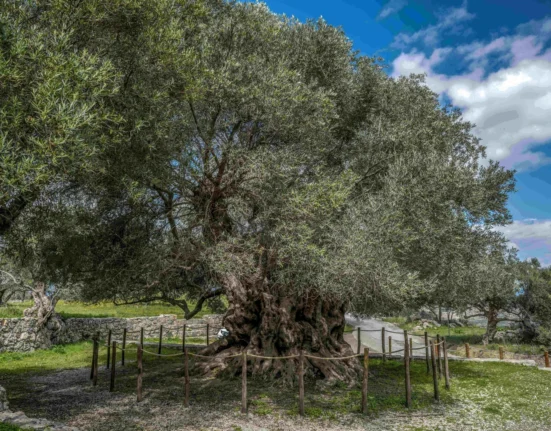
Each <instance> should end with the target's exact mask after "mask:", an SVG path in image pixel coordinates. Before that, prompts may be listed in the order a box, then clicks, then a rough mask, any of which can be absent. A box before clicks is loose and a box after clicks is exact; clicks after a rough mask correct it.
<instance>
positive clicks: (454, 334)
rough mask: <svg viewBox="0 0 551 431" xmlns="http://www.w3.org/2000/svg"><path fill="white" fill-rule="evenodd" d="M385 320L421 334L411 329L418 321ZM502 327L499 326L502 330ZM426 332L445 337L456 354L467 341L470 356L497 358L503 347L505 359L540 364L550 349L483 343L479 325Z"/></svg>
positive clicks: (482, 333) (462, 354)
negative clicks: (534, 361)
mask: <svg viewBox="0 0 551 431" xmlns="http://www.w3.org/2000/svg"><path fill="white" fill-rule="evenodd" d="M383 320H384V321H386V322H390V323H394V324H395V325H397V326H399V327H400V328H403V329H407V330H409V331H410V332H412V334H413V335H419V336H423V335H424V331H418V332H415V331H412V329H413V328H415V327H416V326H418V325H419V322H407V321H406V319H405V318H404V317H389V318H384V319H383ZM503 329H504V328H499V330H503ZM426 331H427V333H428V334H429V335H430V336H433V337H435V336H436V335H440V336H443V337H446V340H447V342H448V344H449V345H450V353H452V354H454V355H457V356H465V347H464V346H465V343H469V345H470V350H471V356H472V357H477V358H498V357H499V348H500V347H503V349H504V351H505V356H504V357H505V359H534V360H536V361H537V362H538V363H539V364H540V365H542V364H543V353H544V351H545V350H546V349H551V346H543V345H539V344H514V343H508V342H507V343H500V342H495V343H490V344H487V345H484V344H483V343H482V337H483V335H484V333H485V332H486V328H482V327H480V326H464V327H450V328H448V327H447V326H444V325H443V326H440V327H438V328H427V329H426Z"/></svg>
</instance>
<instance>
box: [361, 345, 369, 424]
mask: <svg viewBox="0 0 551 431" xmlns="http://www.w3.org/2000/svg"><path fill="white" fill-rule="evenodd" d="M368 378H369V349H368V348H367V347H364V376H363V384H362V413H363V414H364V415H365V414H367V379H368Z"/></svg>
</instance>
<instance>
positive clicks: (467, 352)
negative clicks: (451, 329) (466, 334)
mask: <svg viewBox="0 0 551 431" xmlns="http://www.w3.org/2000/svg"><path fill="white" fill-rule="evenodd" d="M465 356H466V357H467V359H469V358H470V357H471V346H469V343H465Z"/></svg>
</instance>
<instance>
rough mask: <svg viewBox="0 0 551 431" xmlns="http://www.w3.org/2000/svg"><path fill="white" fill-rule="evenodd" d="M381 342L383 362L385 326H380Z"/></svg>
mask: <svg viewBox="0 0 551 431" xmlns="http://www.w3.org/2000/svg"><path fill="white" fill-rule="evenodd" d="M381 343H382V352H383V362H385V361H386V355H385V327H384V326H383V327H382V328H381Z"/></svg>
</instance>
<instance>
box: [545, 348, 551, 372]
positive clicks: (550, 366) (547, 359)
mask: <svg viewBox="0 0 551 431" xmlns="http://www.w3.org/2000/svg"><path fill="white" fill-rule="evenodd" d="M543 356H544V358H545V368H551V365H549V352H548V351H547V350H546V351H545V352H544V353H543Z"/></svg>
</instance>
